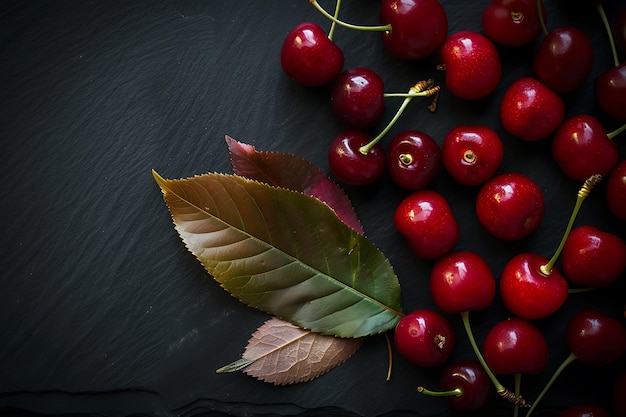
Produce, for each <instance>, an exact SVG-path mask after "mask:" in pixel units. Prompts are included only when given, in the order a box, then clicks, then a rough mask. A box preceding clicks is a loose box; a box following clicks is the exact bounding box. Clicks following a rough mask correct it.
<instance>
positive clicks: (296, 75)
mask: <svg viewBox="0 0 626 417" xmlns="http://www.w3.org/2000/svg"><path fill="white" fill-rule="evenodd" d="M343 62H344V57H343V52H342V51H341V49H340V48H339V47H338V46H337V45H336V44H335V43H334V42H333V41H332V40H331V39H329V38H328V36H327V35H326V33H325V32H324V30H323V29H322V28H321V27H319V26H318V25H317V24H315V23H312V22H305V23H301V24H299V25H298V26H296V27H295V28H293V29H292V30H291V32H289V33H288V34H287V36H286V38H285V40H284V42H283V46H282V49H281V52H280V63H281V66H282V68H283V71H285V74H287V75H288V76H289V77H291V78H293V79H294V80H295V81H296V82H298V83H299V84H302V85H305V86H321V85H324V84H327V83H329V82H331V81H332V80H333V79H334V78H335V77H336V76H337V75H338V74H339V73H340V72H341V69H342V68H343Z"/></svg>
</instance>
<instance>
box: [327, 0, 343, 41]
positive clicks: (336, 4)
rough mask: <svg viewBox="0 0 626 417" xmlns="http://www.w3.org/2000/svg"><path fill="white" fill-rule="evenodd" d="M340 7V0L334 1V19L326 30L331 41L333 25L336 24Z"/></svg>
mask: <svg viewBox="0 0 626 417" xmlns="http://www.w3.org/2000/svg"><path fill="white" fill-rule="evenodd" d="M340 8H341V0H337V3H335V14H334V17H335V20H333V21H332V23H331V24H330V30H329V31H328V39H330V40H331V41H332V40H333V36H334V34H335V27H336V26H337V22H336V19H338V18H339V9H340Z"/></svg>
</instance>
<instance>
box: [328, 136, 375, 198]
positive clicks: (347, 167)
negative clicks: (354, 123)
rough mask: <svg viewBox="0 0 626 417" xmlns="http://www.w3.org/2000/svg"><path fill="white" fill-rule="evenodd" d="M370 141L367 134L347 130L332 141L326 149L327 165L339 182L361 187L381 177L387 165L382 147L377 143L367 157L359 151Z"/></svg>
mask: <svg viewBox="0 0 626 417" xmlns="http://www.w3.org/2000/svg"><path fill="white" fill-rule="evenodd" d="M371 140H372V138H371V137H370V136H369V135H368V134H367V133H364V132H362V131H360V130H349V131H347V132H343V133H341V134H339V135H338V136H336V137H335V139H333V141H332V143H331V145H330V148H329V149H328V165H329V167H330V170H331V172H332V173H333V175H334V176H335V177H337V179H338V180H339V181H341V182H343V183H345V184H348V185H354V186H362V185H369V184H372V183H374V182H375V181H376V180H378V179H379V178H380V177H381V176H382V174H383V172H385V165H386V163H387V162H386V161H387V158H386V157H385V151H384V149H383V148H382V146H381V145H380V144H379V143H377V144H376V145H374V146H373V147H372V148H371V149H370V150H369V152H368V153H367V155H363V154H362V153H361V152H360V151H359V148H360V147H361V146H364V145H366V144H368V143H369V142H370V141H371Z"/></svg>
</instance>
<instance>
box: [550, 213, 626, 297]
mask: <svg viewBox="0 0 626 417" xmlns="http://www.w3.org/2000/svg"><path fill="white" fill-rule="evenodd" d="M561 265H562V269H563V273H564V274H565V276H566V277H567V279H568V280H569V281H570V282H571V283H572V284H575V285H580V286H588V287H594V288H601V287H607V286H609V285H611V284H613V283H614V282H616V281H617V280H618V279H619V278H620V276H621V275H622V274H623V273H624V271H626V244H625V243H624V240H623V239H622V238H621V237H619V236H617V235H615V234H613V233H611V232H606V231H602V230H599V229H597V228H596V227H593V226H589V225H584V226H579V227H577V228H575V229H574V230H572V231H571V233H570V234H569V236H568V237H567V240H566V241H565V246H563V252H562V253H561Z"/></svg>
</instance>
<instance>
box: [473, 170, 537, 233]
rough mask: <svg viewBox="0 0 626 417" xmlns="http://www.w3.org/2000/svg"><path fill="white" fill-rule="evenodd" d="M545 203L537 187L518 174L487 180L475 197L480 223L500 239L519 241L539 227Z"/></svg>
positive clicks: (534, 183)
mask: <svg viewBox="0 0 626 417" xmlns="http://www.w3.org/2000/svg"><path fill="white" fill-rule="evenodd" d="M544 211H545V200H544V197H543V192H542V191H541V188H539V185H537V183H536V182H535V181H533V180H532V179H531V178H529V177H527V176H526V175H523V174H519V173H507V174H500V175H498V176H495V177H494V178H492V179H490V180H489V181H487V182H486V183H485V184H483V186H482V187H481V188H480V190H479V192H478V195H477V197H476V214H477V216H478V220H479V221H480V224H482V226H483V227H484V228H485V229H486V230H487V231H488V232H489V233H491V234H492V235H494V236H495V237H497V238H499V239H502V240H519V239H523V238H525V237H527V236H528V235H530V234H531V233H532V232H534V231H535V230H536V229H537V228H538V227H539V225H540V224H541V222H542V220H543V216H544Z"/></svg>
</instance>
